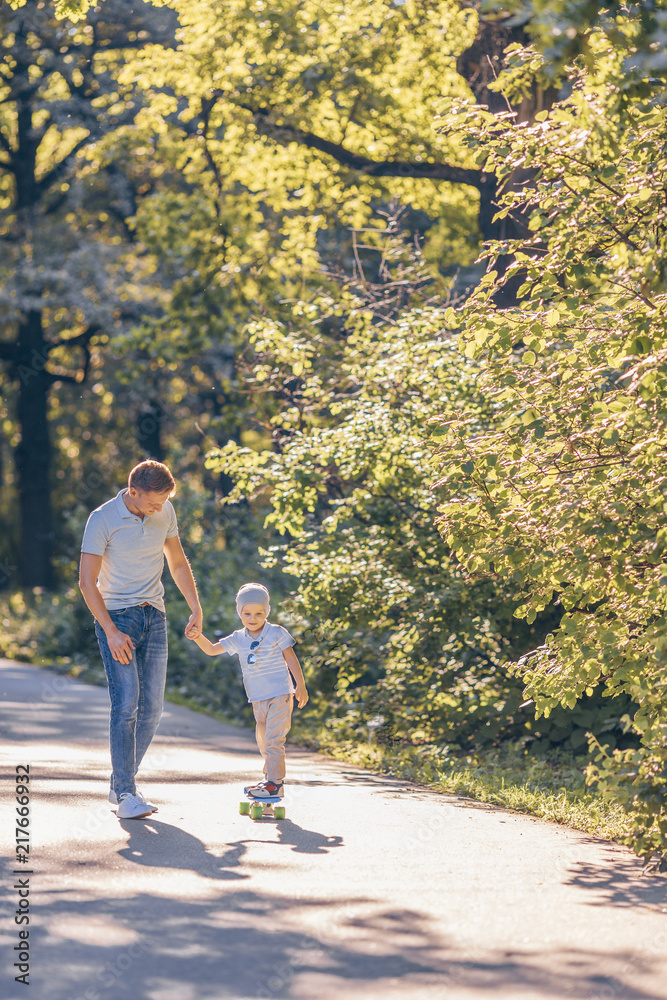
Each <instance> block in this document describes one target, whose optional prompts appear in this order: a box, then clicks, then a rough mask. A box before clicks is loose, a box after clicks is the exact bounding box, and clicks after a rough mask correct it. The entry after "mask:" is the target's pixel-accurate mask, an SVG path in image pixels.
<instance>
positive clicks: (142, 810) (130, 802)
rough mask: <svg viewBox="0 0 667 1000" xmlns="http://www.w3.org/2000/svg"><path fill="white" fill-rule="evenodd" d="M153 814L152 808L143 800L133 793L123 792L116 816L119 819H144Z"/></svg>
mask: <svg viewBox="0 0 667 1000" xmlns="http://www.w3.org/2000/svg"><path fill="white" fill-rule="evenodd" d="M152 812H153V810H152V809H151V807H150V806H149V805H148V803H147V802H144V801H143V799H138V798H137V796H136V795H132V793H131V792H123V794H122V795H121V797H120V801H119V803H118V809H117V810H116V816H117V817H118V819H143V818H144V817H145V816H150V815H151V813H152Z"/></svg>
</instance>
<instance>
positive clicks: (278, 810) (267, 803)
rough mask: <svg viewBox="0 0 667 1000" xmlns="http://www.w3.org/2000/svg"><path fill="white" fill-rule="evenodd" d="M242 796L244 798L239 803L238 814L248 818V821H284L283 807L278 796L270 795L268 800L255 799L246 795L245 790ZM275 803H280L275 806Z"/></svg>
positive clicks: (280, 797) (281, 800)
mask: <svg viewBox="0 0 667 1000" xmlns="http://www.w3.org/2000/svg"><path fill="white" fill-rule="evenodd" d="M243 794H244V795H245V796H246V797H245V799H243V801H242V802H239V812H240V814H241V816H250V819H262V818H263V817H266V818H270V817H272V818H273V819H285V806H284V805H283V804H282V803H283V799H282V796H280V795H271V796H269V798H268V799H255V798H253V797H252V795H248V793H247V792H246V790H245V788H244V789H243ZM276 803H280V804H279V805H276Z"/></svg>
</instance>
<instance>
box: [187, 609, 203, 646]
mask: <svg viewBox="0 0 667 1000" xmlns="http://www.w3.org/2000/svg"><path fill="white" fill-rule="evenodd" d="M203 624H204V614H203V612H202V609H201V608H198V609H197V610H196V611H193V612H192V614H191V615H190V621H189V622H188V624H187V625H186V626H185V636H186V638H187V639H198V638H199V636H200V635H201V630H202V627H203Z"/></svg>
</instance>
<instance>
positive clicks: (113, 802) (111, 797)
mask: <svg viewBox="0 0 667 1000" xmlns="http://www.w3.org/2000/svg"><path fill="white" fill-rule="evenodd" d="M134 797H135V799H139V801H140V802H144V803H145V804H146V805H147V806H149V807H150V810H151V812H154V813H156V812H157V806H156V805H155V803H154V802H149V801H148V799H147V798H145V797H144V795H143V793H142V792H140V791H139V789H138V788H137V787H136V786H135V789H134ZM109 802H110V803H111V805H112V806H117V805H118V796H117V795H116V793H115V791H114V790H113V788H110V789H109Z"/></svg>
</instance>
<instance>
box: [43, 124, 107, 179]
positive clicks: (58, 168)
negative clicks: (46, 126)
mask: <svg viewBox="0 0 667 1000" xmlns="http://www.w3.org/2000/svg"><path fill="white" fill-rule="evenodd" d="M93 139H94V137H93V135H92V133H90V132H89V133H88V135H87V136H84V138H83V139H79V141H78V142H77V143H76V145H75V146H73V148H72V149H70V151H69V153H67V154H66V155H65V156H63V158H62V160H60V162H59V163H56V165H55V167H52V169H51V170H49V172H48V174H45V175H44V177H42V179H41V181H39V183H38V184H37V188H38V190H39V192H40V194H41V193H43V192H44V191H48V189H49V188H50V187H51V185H52V184H54V183H55V182H56V181H57V180H58V179H59V178H60V177H62V175H63V174H64V173H65V170H66V169H67V167H68V165H69V163H70V161H71V160H72V159H73V158H74V157H75V156H76V154H77V153H78V152H79V150H80V149H83V148H84V146H87V145H88V144H89V143H91V142H93Z"/></svg>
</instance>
